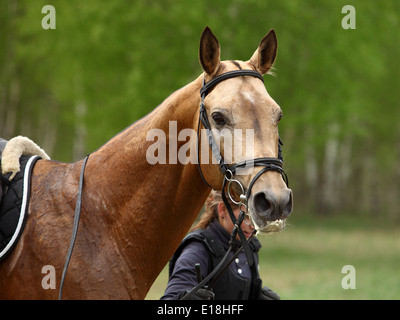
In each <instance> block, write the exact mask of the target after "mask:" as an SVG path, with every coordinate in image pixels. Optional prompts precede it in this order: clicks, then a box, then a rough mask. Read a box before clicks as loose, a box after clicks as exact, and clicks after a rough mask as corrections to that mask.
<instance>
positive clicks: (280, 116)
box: [278, 111, 283, 122]
mask: <svg viewBox="0 0 400 320" xmlns="http://www.w3.org/2000/svg"><path fill="white" fill-rule="evenodd" d="M282 118H283V113H282V111H281V112H280V113H279V116H278V122H279V121H281V119H282Z"/></svg>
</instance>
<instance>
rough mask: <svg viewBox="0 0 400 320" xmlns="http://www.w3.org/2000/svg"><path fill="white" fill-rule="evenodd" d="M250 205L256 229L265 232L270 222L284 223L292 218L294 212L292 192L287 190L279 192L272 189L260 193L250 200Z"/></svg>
mask: <svg viewBox="0 0 400 320" xmlns="http://www.w3.org/2000/svg"><path fill="white" fill-rule="evenodd" d="M249 205H250V212H251V215H252V219H253V221H254V223H255V225H256V228H257V229H258V230H260V231H263V229H264V228H265V227H266V226H267V225H268V224H269V223H270V222H273V221H278V220H282V221H284V220H285V219H286V218H288V217H289V216H290V214H291V213H292V210H293V194H292V190H291V189H288V188H285V189H283V190H280V191H279V192H274V191H272V190H271V189H267V190H261V191H258V192H256V193H255V194H254V195H253V196H252V197H251V199H249ZM283 227H284V226H283ZM283 227H282V228H283Z"/></svg>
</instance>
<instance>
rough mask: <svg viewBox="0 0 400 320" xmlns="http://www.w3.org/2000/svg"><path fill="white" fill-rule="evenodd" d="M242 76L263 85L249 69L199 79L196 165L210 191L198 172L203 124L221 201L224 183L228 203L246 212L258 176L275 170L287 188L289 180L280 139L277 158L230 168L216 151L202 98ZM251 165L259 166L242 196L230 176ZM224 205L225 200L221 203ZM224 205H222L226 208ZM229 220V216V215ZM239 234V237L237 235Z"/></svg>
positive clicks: (263, 159)
mask: <svg viewBox="0 0 400 320" xmlns="http://www.w3.org/2000/svg"><path fill="white" fill-rule="evenodd" d="M244 76H249V77H255V78H258V79H260V80H261V81H262V82H264V78H263V76H262V75H261V74H260V73H258V72H257V71H253V70H234V71H229V72H226V73H224V74H222V75H219V76H217V77H215V78H213V79H212V80H210V81H209V82H208V83H206V82H205V78H204V79H203V86H202V88H201V90H200V96H201V102H200V112H199V122H198V125H197V166H198V169H199V172H200V176H201V177H202V179H203V180H204V182H205V183H206V184H207V185H208V186H209V187H210V188H211V189H214V188H213V187H212V186H211V185H210V184H209V183H208V182H207V180H206V178H205V177H204V174H203V172H202V170H201V164H200V152H199V148H200V143H199V139H200V138H199V137H200V123H201V124H202V125H203V127H204V129H205V130H206V135H207V138H208V144H209V146H210V149H211V152H212V154H213V156H214V158H215V159H216V160H217V163H218V165H219V168H220V170H221V173H222V175H223V176H224V180H223V184H222V198H223V199H224V195H225V186H226V183H228V195H229V198H230V199H231V201H232V202H233V203H235V204H237V205H239V206H240V207H245V208H246V213H247V214H248V212H247V201H248V199H249V198H250V195H251V190H252V188H253V186H254V184H255V182H256V181H257V180H258V179H259V178H260V177H261V175H262V174H264V173H265V172H267V171H271V170H272V171H277V172H279V173H280V174H281V175H282V178H283V180H284V181H285V183H286V185H287V186H289V180H288V177H287V175H286V172H285V171H284V170H283V157H282V148H281V146H282V145H283V143H282V140H281V139H280V138H279V143H278V158H269V157H263V158H255V159H251V160H245V161H242V162H239V163H234V164H232V165H231V166H228V165H227V164H226V163H225V161H224V158H223V156H222V155H221V152H220V150H219V148H218V144H217V143H216V141H215V139H214V136H213V134H212V130H211V125H210V122H209V120H208V117H207V112H206V108H205V106H204V99H205V98H206V96H207V95H208V94H209V93H210V91H211V89H212V88H214V87H215V86H216V85H217V84H218V83H220V82H222V81H224V80H227V79H231V78H235V77H244ZM253 166H259V167H263V169H261V170H260V171H259V172H258V173H257V174H256V175H255V176H254V177H253V179H252V180H251V181H250V184H249V186H248V188H247V192H246V193H245V188H244V187H243V185H242V184H241V183H240V182H239V181H238V180H237V179H234V175H235V173H236V170H237V169H238V168H248V167H253ZM232 183H236V184H238V186H239V187H240V189H241V191H242V194H241V195H240V201H236V200H235V199H233V197H232V195H231V193H230V185H231V184H232ZM224 202H225V201H224ZM226 204H227V203H225V205H226ZM231 218H232V216H231ZM233 218H234V219H232V221H233V223H235V222H236V221H235V220H236V218H235V217H234V216H233ZM240 233H241V232H239V236H240Z"/></svg>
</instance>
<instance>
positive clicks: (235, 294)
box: [161, 190, 280, 300]
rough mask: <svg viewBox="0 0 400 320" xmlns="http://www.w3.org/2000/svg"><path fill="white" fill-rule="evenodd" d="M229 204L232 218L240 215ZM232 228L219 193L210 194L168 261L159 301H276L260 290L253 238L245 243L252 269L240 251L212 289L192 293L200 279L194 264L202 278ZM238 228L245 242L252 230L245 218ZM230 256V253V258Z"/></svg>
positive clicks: (273, 295) (223, 250) (269, 292)
mask: <svg viewBox="0 0 400 320" xmlns="http://www.w3.org/2000/svg"><path fill="white" fill-rule="evenodd" d="M228 201H229V202H230V200H228ZM230 205H231V208H232V209H233V213H234V215H235V217H236V218H238V216H239V213H240V209H239V207H238V205H235V204H234V203H232V202H230ZM233 228H234V225H233V222H232V220H231V217H230V215H229V212H228V210H227V209H226V207H225V204H224V202H223V201H222V197H221V192H219V191H214V190H213V191H211V193H210V195H209V197H208V199H207V201H206V204H205V212H204V213H203V215H202V216H201V217H200V220H199V222H198V223H197V224H196V225H195V226H194V227H193V228H192V229H191V231H190V232H189V233H188V235H187V236H186V237H185V238H184V239H183V241H182V243H181V244H180V246H179V247H178V249H177V250H176V252H175V253H174V255H173V256H172V258H171V260H170V262H169V280H168V284H167V288H166V290H165V292H164V295H163V296H162V297H161V299H162V300H179V299H182V298H183V297H185V299H189V300H214V299H215V300H279V299H280V297H279V295H278V294H276V293H275V292H273V291H272V290H271V289H269V288H268V287H266V286H264V287H262V280H261V279H260V276H259V273H258V262H259V260H258V251H259V250H260V248H261V244H260V242H259V241H258V240H257V238H255V237H252V238H251V240H250V242H249V246H250V248H251V253H252V255H253V260H254V263H253V265H252V266H250V265H249V263H248V262H247V258H246V254H245V252H244V250H243V249H242V251H241V252H240V253H239V255H238V256H237V257H236V258H235V260H234V261H233V262H232V264H231V265H230V266H229V268H228V269H227V270H226V271H225V272H224V273H223V274H222V276H221V277H220V278H219V279H218V280H217V281H216V282H215V285H214V286H213V288H211V289H210V288H207V287H204V288H200V289H199V290H198V291H196V292H194V291H193V292H192V289H193V288H194V287H196V286H197V284H198V283H199V281H200V280H201V279H199V275H198V274H197V273H196V269H195V264H200V271H201V275H200V278H205V277H206V276H207V275H208V274H209V273H210V272H212V270H213V269H214V268H215V267H216V266H217V265H218V263H219V262H220V261H221V260H222V258H223V257H224V256H225V253H226V252H227V250H228V248H229V240H230V238H231V233H232V230H233ZM241 228H242V230H243V233H244V235H245V236H246V238H247V239H248V238H249V237H250V236H251V235H252V233H253V231H254V226H253V225H252V224H251V221H248V220H247V218H245V219H244V221H243V222H242V224H241ZM240 246H241V242H240V240H239V237H238V236H237V237H236V239H235V249H237V248H240ZM235 251H236V250H234V252H235ZM233 254H234V253H233V252H231V256H232V255H233ZM229 258H230V257H229Z"/></svg>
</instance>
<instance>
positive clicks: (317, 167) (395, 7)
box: [0, 0, 400, 222]
mask: <svg viewBox="0 0 400 320" xmlns="http://www.w3.org/2000/svg"><path fill="white" fill-rule="evenodd" d="M46 4H51V5H53V6H54V7H55V9H56V29H55V30H44V29H43V28H42V26H41V21H42V18H43V17H44V16H45V14H43V13H41V9H42V7H43V6H44V5H46ZM348 4H350V5H353V6H354V7H355V9H356V29H355V30H344V29H343V28H342V26H341V21H342V18H343V17H344V16H345V14H343V13H342V12H341V10H342V7H343V6H344V5H348ZM399 12H400V2H399V1H396V0H382V1H379V2H377V1H372V0H365V1H352V0H338V1H326V0H325V1H314V0H302V1H298V0H285V1H276V0H229V1H228V0H218V1H215V0H204V1H182V0H173V1H172V0H162V1H161V0H159V1H155V0H153V1H152V0H147V1H144V0H132V1H128V0H113V1H108V2H105V1H95V0H85V1H77V0H71V1H61V0H1V1H0V136H2V137H4V138H7V139H10V138H11V137H13V136H15V135H17V134H22V135H26V136H29V137H31V138H32V139H34V140H35V141H36V142H37V143H38V144H39V145H41V146H42V147H43V148H45V149H46V150H47V151H48V152H49V153H50V155H51V157H52V158H53V159H57V160H60V161H66V162H70V161H75V160H78V159H80V158H82V157H83V156H84V155H85V154H87V153H89V152H92V151H94V150H96V149H97V148H99V147H100V146H101V145H102V144H104V143H105V142H106V141H107V140H108V139H110V138H111V137H112V136H114V135H115V134H116V133H118V132H119V131H121V130H123V129H124V128H125V127H127V126H128V125H130V124H131V123H133V122H134V121H135V120H137V119H139V118H140V117H142V116H144V115H145V114H147V113H149V112H150V111H151V110H152V109H154V108H155V107H156V106H157V105H159V104H160V103H161V102H162V101H163V100H164V99H165V98H166V97H167V96H168V95H169V94H170V93H172V92H173V91H175V90H177V89H178V88H180V87H182V86H184V85H185V84H187V83H188V82H190V81H192V80H193V79H194V78H195V77H197V76H198V75H199V74H200V73H201V68H200V65H199V63H198V44H199V38H200V34H201V32H202V30H203V29H204V27H205V26H206V25H208V26H210V27H211V29H212V30H213V32H214V33H215V34H216V35H217V37H218V39H219V42H220V44H221V48H222V58H223V59H238V60H248V59H249V58H250V56H251V55H252V53H253V52H254V50H255V49H256V48H257V45H258V43H259V42H260V40H261V39H262V37H263V36H264V35H265V34H266V33H267V32H268V30H269V29H270V28H274V29H275V30H276V33H277V36H278V42H279V51H278V58H277V61H276V64H275V73H276V75H277V76H276V77H270V76H266V87H267V89H268V91H269V93H270V94H271V96H272V97H273V98H274V99H275V100H276V101H277V102H278V103H279V104H280V106H281V107H282V109H283V111H284V115H285V117H284V120H283V121H282V122H281V125H280V134H281V137H282V139H283V141H284V143H285V146H284V157H285V160H286V163H285V167H286V170H287V173H288V175H289V177H290V182H291V187H292V188H293V191H294V195H295V213H296V211H301V212H303V213H304V212H310V213H318V214H328V213H330V214H351V215H357V214H360V215H364V216H367V217H374V218H379V219H390V220H391V221H395V222H398V221H399V215H398V212H399V210H398V207H399V199H400V197H398V195H399V191H400V183H399V179H400V165H399V163H398V158H399V156H400V142H399V141H400V140H399V138H400V126H399V125H398V124H397V122H398V119H399V115H400V108H399V84H400V82H399V74H400V67H399V63H398V58H399V57H400V45H399V36H398V32H399V29H400V28H399V27H400V26H399V21H400V19H399Z"/></svg>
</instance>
